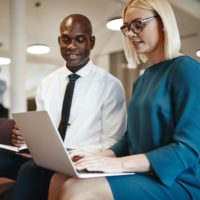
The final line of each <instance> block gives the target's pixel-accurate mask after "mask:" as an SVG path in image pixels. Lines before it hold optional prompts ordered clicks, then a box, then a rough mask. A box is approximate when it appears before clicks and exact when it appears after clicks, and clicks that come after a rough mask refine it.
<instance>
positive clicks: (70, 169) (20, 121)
mask: <svg viewBox="0 0 200 200" xmlns="http://www.w3.org/2000/svg"><path fill="white" fill-rule="evenodd" d="M13 118H14V120H15V122H16V124H17V126H18V127H19V129H20V133H21V134H22V136H23V137H24V140H25V141H26V144H27V146H28V148H29V151H30V153H31V154H32V157H33V160H34V161H35V163H36V164H37V165H38V166H41V167H44V168H48V169H51V170H53V171H56V172H61V173H63V174H66V175H69V176H73V177H78V178H92V177H102V176H116V175H128V174H134V173H103V172H85V171H84V172H82V171H77V170H76V169H75V167H74V165H73V161H72V160H71V158H70V156H69V152H68V151H67V149H66V147H65V146H64V144H63V141H62V139H61V136H60V134H59V132H58V130H57V128H56V126H55V125H54V123H53V121H52V119H51V117H50V116H49V114H48V112H47V111H30V112H23V113H13Z"/></svg>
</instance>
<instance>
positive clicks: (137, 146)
mask: <svg viewBox="0 0 200 200" xmlns="http://www.w3.org/2000/svg"><path fill="white" fill-rule="evenodd" d="M123 21H124V25H123V26H122V27H121V30H122V32H123V34H124V38H125V53H126V57H127V60H128V61H129V64H131V65H137V64H138V63H140V62H146V63H147V64H148V66H149V67H148V68H147V69H146V70H145V72H144V74H143V75H142V76H141V77H139V78H138V80H137V81H136V82H135V83H134V86H133V92H132V99H131V101H130V103H129V107H128V128H127V132H126V134H125V136H124V137H123V138H122V140H121V141H119V142H118V143H117V144H116V145H114V146H113V147H112V148H111V149H109V150H107V151H105V152H102V153H101V155H87V154H84V153H81V152H73V153H72V157H73V156H80V157H82V158H81V159H80V160H78V161H76V162H75V165H76V168H77V169H78V170H82V169H87V170H88V171H104V172H135V173H136V174H135V175H127V176H115V177H107V178H95V179H87V180H82V179H81V180H80V179H75V178H68V179H66V178H65V177H64V176H62V175H59V174H57V175H56V176H54V178H53V180H52V184H51V187H50V194H52V193H53V191H54V189H55V188H56V186H55V185H54V184H55V183H56V182H58V181H60V184H59V186H58V185H57V187H60V185H62V184H63V182H64V184H63V186H62V188H60V190H59V191H58V190H57V193H56V194H57V195H58V196H57V199H58V198H59V199H61V200H72V199H73V200H74V199H75V200H79V199H81V200H84V199H87V200H88V199H93V200H98V199H99V200H102V199H106V200H113V199H115V200H129V199H130V200H133V199H134V200H137V199H138V200H141V199H142V200H146V199H157V200H160V199H162V200H164V199H174V200H177V199H184V200H188V199H200V161H199V159H200V104H199V101H200V92H199V91H200V78H199V77H200V64H199V63H198V62H196V61H195V60H193V59H192V58H190V57H188V56H186V55H182V54H181V53H180V37H179V32H178V28H177V24H176V20H175V17H174V13H173V11H172V8H171V6H170V5H169V3H168V2H167V0H162V1H161V0H131V1H129V2H128V3H127V5H126V7H125V9H124V12H123ZM50 196H51V195H50Z"/></svg>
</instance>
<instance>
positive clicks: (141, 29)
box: [120, 15, 159, 37]
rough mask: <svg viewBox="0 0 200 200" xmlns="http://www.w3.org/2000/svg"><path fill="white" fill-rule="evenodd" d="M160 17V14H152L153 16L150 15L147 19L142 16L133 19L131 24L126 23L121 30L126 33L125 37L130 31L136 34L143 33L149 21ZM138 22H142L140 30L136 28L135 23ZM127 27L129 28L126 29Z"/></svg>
mask: <svg viewBox="0 0 200 200" xmlns="http://www.w3.org/2000/svg"><path fill="white" fill-rule="evenodd" d="M158 17H159V15H154V16H151V17H148V18H145V19H141V18H139V19H136V20H134V21H132V22H131V23H130V24H125V25H123V26H121V27H120V30H121V32H122V33H123V34H124V36H125V37H128V36H129V32H130V31H131V32H132V33H134V34H138V33H141V32H142V31H143V29H144V27H145V25H146V24H147V23H149V22H150V21H151V20H153V19H155V18H158ZM138 22H139V23H140V24H141V25H140V26H141V27H140V29H139V30H136V29H135V26H134V24H136V23H138ZM125 28H128V29H125Z"/></svg>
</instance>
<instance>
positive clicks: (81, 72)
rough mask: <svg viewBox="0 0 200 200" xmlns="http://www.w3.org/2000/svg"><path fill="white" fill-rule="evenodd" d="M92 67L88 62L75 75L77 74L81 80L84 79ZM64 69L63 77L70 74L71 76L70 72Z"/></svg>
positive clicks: (90, 62)
mask: <svg viewBox="0 0 200 200" xmlns="http://www.w3.org/2000/svg"><path fill="white" fill-rule="evenodd" d="M92 65H93V63H92V61H91V60H89V62H88V63H87V64H86V65H85V66H84V67H82V68H81V69H80V70H78V71H77V72H76V74H78V75H79V76H80V77H82V78H84V77H86V76H87V75H88V74H89V73H90V71H91V70H92ZM65 69H66V73H65V76H69V75H70V74H72V72H71V71H70V70H69V69H67V68H66V67H65Z"/></svg>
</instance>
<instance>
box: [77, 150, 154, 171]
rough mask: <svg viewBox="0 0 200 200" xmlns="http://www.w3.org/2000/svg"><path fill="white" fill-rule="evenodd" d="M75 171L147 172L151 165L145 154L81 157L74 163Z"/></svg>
mask: <svg viewBox="0 0 200 200" xmlns="http://www.w3.org/2000/svg"><path fill="white" fill-rule="evenodd" d="M74 164H75V167H76V169H77V170H84V169H85V170H87V171H100V172H107V173H111V172H149V171H151V170H152V169H151V165H150V163H149V160H148V159H147V157H146V155H145V154H137V155H130V156H124V157H105V156H99V155H88V156H84V155H83V157H81V156H80V158H79V159H78V160H77V161H76V162H75V163H74Z"/></svg>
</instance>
